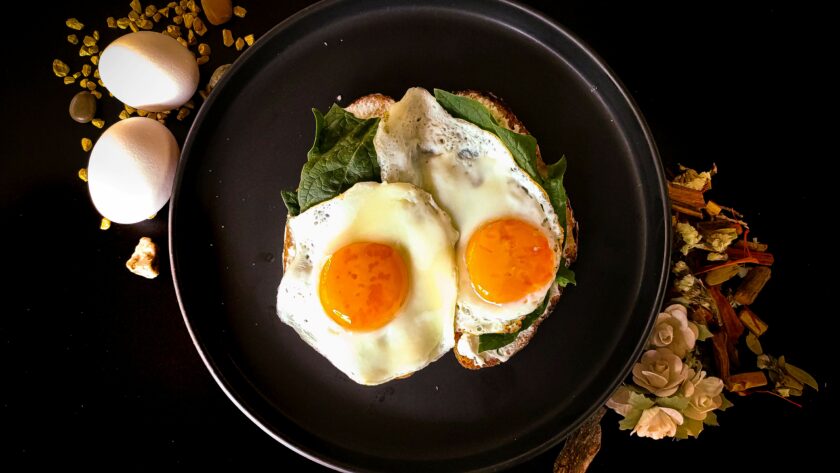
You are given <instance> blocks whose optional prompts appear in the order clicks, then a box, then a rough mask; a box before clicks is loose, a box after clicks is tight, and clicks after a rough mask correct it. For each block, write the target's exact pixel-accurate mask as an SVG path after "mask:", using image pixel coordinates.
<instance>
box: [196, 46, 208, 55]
mask: <svg viewBox="0 0 840 473" xmlns="http://www.w3.org/2000/svg"><path fill="white" fill-rule="evenodd" d="M198 54H200V55H202V56H209V55H210V45H209V44H207V43H201V44H199V45H198Z"/></svg>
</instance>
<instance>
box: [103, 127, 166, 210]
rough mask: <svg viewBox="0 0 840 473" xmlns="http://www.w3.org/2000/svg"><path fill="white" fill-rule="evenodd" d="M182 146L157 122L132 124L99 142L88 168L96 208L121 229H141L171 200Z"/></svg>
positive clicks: (109, 131) (114, 129) (110, 131)
mask: <svg viewBox="0 0 840 473" xmlns="http://www.w3.org/2000/svg"><path fill="white" fill-rule="evenodd" d="M178 157H179V150H178V143H177V142H176V141H175V137H174V136H172V132H170V131H169V129H168V128H166V127H165V126H164V125H162V124H161V123H159V122H158V121H156V120H152V119H150V118H143V117H135V118H129V119H127V120H122V121H119V122H117V123H115V124H113V125H112V126H111V127H109V128H108V129H107V130H105V132H104V133H103V134H102V136H101V137H100V138H99V140H97V142H96V145H94V147H93V151H91V153H90V162H89V163H88V168H87V173H88V188H89V190H90V197H91V200H93V205H94V206H96V209H97V210H98V211H99V213H101V214H102V215H103V216H104V217H106V218H107V219H108V220H111V221H112V222H116V223H136V222H139V221H141V220H146V219H148V218H149V217H151V216H152V215H154V214H156V213H157V212H158V211H159V210H160V209H161V208H162V207H163V206H164V205H165V204H166V202H167V201H168V200H169V196H170V194H171V193H172V182H173V180H174V179H175V168H176V166H177V164H178Z"/></svg>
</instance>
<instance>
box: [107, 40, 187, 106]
mask: <svg viewBox="0 0 840 473" xmlns="http://www.w3.org/2000/svg"><path fill="white" fill-rule="evenodd" d="M99 75H100V77H101V78H102V82H103V83H104V84H105V87H106V88H107V89H108V90H109V91H111V93H113V94H114V97H116V98H117V99H119V100H120V101H121V102H123V103H125V104H126V105H129V106H131V107H134V108H137V109H141V110H148V111H150V112H163V111H166V110H172V109H173V108H176V107H179V106H181V105H183V104H184V103H186V102H187V101H188V100H190V98H191V97H192V96H193V94H195V91H196V89H197V88H198V78H199V74H198V64H197V63H196V61H195V57H194V56H193V54H192V53H191V52H190V51H189V50H188V49H187V48H185V47H183V46H181V44H180V43H178V42H177V41H175V39H173V38H172V37H170V36H169V35H166V34H162V33H157V32H153V31H137V32H135V33H129V34H127V35H124V36H121V37H119V38H117V39H116V40H114V42H112V43H111V44H109V45H108V47H106V48H105V50H104V51H103V52H102V55H101V56H100V58H99Z"/></svg>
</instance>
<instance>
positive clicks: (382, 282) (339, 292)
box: [319, 242, 408, 332]
mask: <svg viewBox="0 0 840 473" xmlns="http://www.w3.org/2000/svg"><path fill="white" fill-rule="evenodd" d="M407 293H408V270H407V269H406V266H405V261H403V258H402V256H401V255H400V254H399V253H398V252H397V251H396V250H395V249H394V248H392V247H390V246H388V245H384V244H381V243H370V242H358V243H351V244H349V245H347V246H344V247H342V248H341V249H339V250H338V251H336V252H335V253H333V254H332V255H331V256H330V257H329V259H327V262H326V263H325V264H324V267H323V269H322V270H321V276H320V281H319V295H320V298H321V306H322V307H323V308H324V311H325V312H326V313H327V315H329V316H330V318H332V319H333V320H334V321H335V322H336V323H338V324H339V325H341V326H342V327H344V328H346V329H348V330H352V331H358V332H364V331H370V330H376V329H378V328H380V327H382V326H384V325H385V324H387V323H388V322H390V321H391V320H392V319H393V318H394V317H395V316H396V313H397V310H399V308H400V307H401V306H402V304H403V302H405V297H406V294H407Z"/></svg>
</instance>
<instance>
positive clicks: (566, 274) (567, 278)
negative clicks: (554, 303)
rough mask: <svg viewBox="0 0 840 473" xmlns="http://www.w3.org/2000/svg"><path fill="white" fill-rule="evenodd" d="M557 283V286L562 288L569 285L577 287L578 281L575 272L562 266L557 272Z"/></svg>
mask: <svg viewBox="0 0 840 473" xmlns="http://www.w3.org/2000/svg"><path fill="white" fill-rule="evenodd" d="M555 281H557V284H558V285H559V286H560V287H566V286H568V285H569V284H574V285H575V286H577V281H575V272H574V271H572V270H571V269H569V268H567V267H566V266H565V265H563V264H561V265H560V268H559V269H558V270H557V277H556V278H555Z"/></svg>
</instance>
